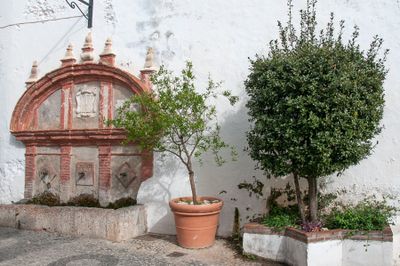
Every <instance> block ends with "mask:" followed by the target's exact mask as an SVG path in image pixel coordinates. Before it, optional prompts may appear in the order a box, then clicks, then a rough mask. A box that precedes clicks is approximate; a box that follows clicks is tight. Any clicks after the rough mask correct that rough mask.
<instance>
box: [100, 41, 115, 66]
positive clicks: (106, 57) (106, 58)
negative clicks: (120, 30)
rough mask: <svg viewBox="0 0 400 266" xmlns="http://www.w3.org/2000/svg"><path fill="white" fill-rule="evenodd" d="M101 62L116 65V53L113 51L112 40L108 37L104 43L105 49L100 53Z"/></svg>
mask: <svg viewBox="0 0 400 266" xmlns="http://www.w3.org/2000/svg"><path fill="white" fill-rule="evenodd" d="M100 63H101V64H105V65H109V66H114V65H115V54H114V53H113V51H112V40H111V38H108V39H107V40H106V43H105V45H104V51H103V52H102V53H101V54H100Z"/></svg>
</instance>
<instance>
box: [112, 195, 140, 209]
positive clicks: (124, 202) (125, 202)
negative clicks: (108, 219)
mask: <svg viewBox="0 0 400 266" xmlns="http://www.w3.org/2000/svg"><path fill="white" fill-rule="evenodd" d="M133 205H136V200H135V199H133V198H130V197H126V198H120V199H118V200H116V201H114V202H110V203H109V204H108V205H107V208H108V209H119V208H125V207H129V206H133Z"/></svg>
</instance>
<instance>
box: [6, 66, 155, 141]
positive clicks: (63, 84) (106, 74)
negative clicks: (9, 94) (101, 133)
mask: <svg viewBox="0 0 400 266" xmlns="http://www.w3.org/2000/svg"><path fill="white" fill-rule="evenodd" d="M90 81H100V82H101V84H102V85H101V86H102V87H101V92H102V91H103V90H104V89H106V88H107V86H110V84H118V85H122V86H124V87H126V88H128V89H130V90H131V91H132V92H133V93H142V92H145V91H149V90H150V88H149V87H148V85H146V84H145V83H144V82H143V81H141V80H139V79H138V78H137V77H135V76H133V75H131V74H130V73H128V72H125V71H123V70H121V69H119V68H116V67H112V66H108V65H104V64H95V63H85V64H74V65H69V66H64V67H61V68H59V69H56V70H54V71H52V72H49V73H47V74H46V75H44V76H43V77H42V78H41V79H39V80H38V81H37V82H35V83H33V84H31V85H30V86H29V87H28V88H27V90H26V91H25V93H24V94H23V95H22V97H21V98H20V99H19V101H18V103H17V105H16V106H15V109H14V112H13V114H12V119H11V125H10V129H11V132H12V133H16V135H18V132H21V131H29V130H34V129H35V125H30V123H32V122H34V120H35V115H36V109H37V108H38V106H39V105H40V104H41V103H42V102H43V101H44V100H46V99H47V98H48V97H49V95H51V94H52V93H54V92H55V91H56V90H60V89H62V97H64V99H66V98H68V97H69V94H68V92H69V91H70V89H71V88H72V87H74V86H75V85H77V84H81V83H86V82H90ZM101 92H100V93H101ZM101 96H102V95H100V97H101ZM100 101H101V99H100ZM61 108H63V106H61ZM61 111H63V110H62V109H61ZM64 122H66V121H64ZM62 128H65V126H64V125H60V129H62Z"/></svg>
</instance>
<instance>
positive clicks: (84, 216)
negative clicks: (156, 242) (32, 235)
mask: <svg viewBox="0 0 400 266" xmlns="http://www.w3.org/2000/svg"><path fill="white" fill-rule="evenodd" d="M0 226H3V227H15V228H18V229H26V230H45V231H48V232H56V233H61V234H65V235H72V236H84V237H91V238H104V239H108V240H111V241H117V242H119V241H123V240H127V239H131V238H134V237H136V236H139V235H143V234H145V233H146V232H147V225H146V209H145V206H144V205H136V206H132V207H127V208H121V209H117V210H112V209H101V208H86V207H48V206H41V205H19V204H18V205H13V204H10V205H0Z"/></svg>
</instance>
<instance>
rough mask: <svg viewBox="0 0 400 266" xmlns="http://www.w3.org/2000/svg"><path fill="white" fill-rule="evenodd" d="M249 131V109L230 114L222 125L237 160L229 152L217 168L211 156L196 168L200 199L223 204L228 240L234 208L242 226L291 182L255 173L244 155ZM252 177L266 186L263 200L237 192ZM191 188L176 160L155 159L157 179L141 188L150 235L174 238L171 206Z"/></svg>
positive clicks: (221, 231) (222, 225) (223, 228)
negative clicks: (277, 189) (276, 189)
mask: <svg viewBox="0 0 400 266" xmlns="http://www.w3.org/2000/svg"><path fill="white" fill-rule="evenodd" d="M248 129H249V122H248V116H247V109H246V107H245V106H244V105H242V106H240V108H239V110H238V111H237V112H236V113H232V114H229V115H227V116H226V117H225V119H224V121H223V123H221V135H222V137H223V138H224V140H225V141H226V142H227V143H229V144H234V145H235V146H236V148H237V151H238V155H239V156H238V160H237V161H231V160H230V159H229V158H230V155H229V152H226V153H225V154H223V155H224V157H225V158H227V162H226V163H225V164H224V165H223V166H221V167H218V166H217V165H216V164H215V162H214V160H213V157H212V155H211V154H207V155H205V156H204V157H203V165H200V164H199V163H196V164H195V176H196V183H197V191H198V195H199V196H217V197H220V198H222V199H223V200H224V208H223V210H222V213H221V217H220V219H221V220H220V226H219V231H218V234H219V235H221V236H229V235H230V234H231V232H232V228H233V220H234V210H235V207H237V208H238V209H239V212H240V217H241V219H240V222H241V225H243V224H244V223H245V222H247V221H248V220H249V219H251V218H255V217H257V216H258V215H262V214H264V213H265V211H266V198H267V197H268V195H269V193H270V190H271V188H272V187H280V188H283V187H284V186H285V185H286V184H287V182H289V181H290V182H292V180H291V179H273V178H272V179H267V178H266V176H265V175H264V173H263V172H262V171H260V170H255V169H254V168H255V165H256V163H255V162H254V161H253V160H252V159H251V158H250V157H249V156H248V154H247V151H244V149H245V147H246V146H247V141H246V131H248ZM253 176H255V177H256V178H257V179H259V180H260V181H262V182H263V183H264V196H263V197H261V198H259V199H258V198H256V197H254V196H252V197H249V192H248V191H245V190H240V189H238V184H239V183H241V182H244V181H247V182H250V183H251V182H253V181H254V179H253ZM189 195H190V186H189V180H188V177H187V173H186V171H185V169H184V168H183V166H182V165H181V164H180V162H179V161H178V160H177V159H175V157H168V158H166V161H164V162H162V161H160V155H156V157H155V173H154V176H153V177H152V178H150V179H148V180H147V181H146V182H144V183H143V184H142V187H141V189H140V191H139V195H138V198H139V202H140V203H144V204H146V205H147V206H148V208H147V215H148V227H149V231H150V232H155V233H167V234H175V225H174V218H173V215H172V213H171V211H170V208H169V206H168V201H169V200H170V199H171V198H173V197H179V196H189Z"/></svg>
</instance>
